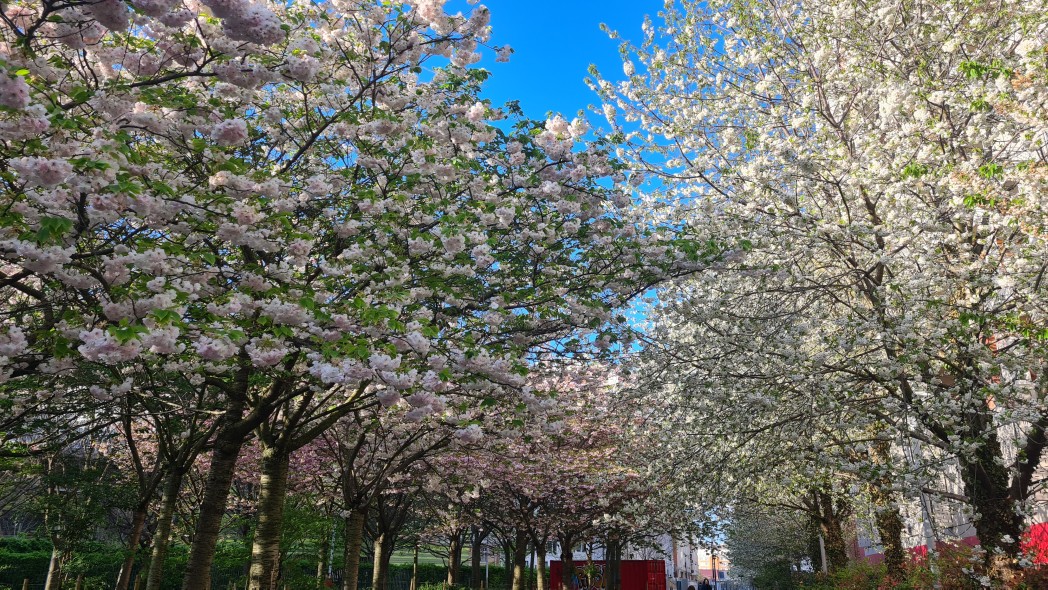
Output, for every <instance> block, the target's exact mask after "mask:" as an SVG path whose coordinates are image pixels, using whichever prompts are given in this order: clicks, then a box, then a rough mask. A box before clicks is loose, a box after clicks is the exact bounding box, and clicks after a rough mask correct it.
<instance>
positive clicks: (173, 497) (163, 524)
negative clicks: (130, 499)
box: [146, 469, 185, 590]
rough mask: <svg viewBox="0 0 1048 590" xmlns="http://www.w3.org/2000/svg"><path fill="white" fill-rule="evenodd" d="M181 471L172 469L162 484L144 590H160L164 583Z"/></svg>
mask: <svg viewBox="0 0 1048 590" xmlns="http://www.w3.org/2000/svg"><path fill="white" fill-rule="evenodd" d="M184 476H185V472H184V471H183V470H182V469H172V470H171V472H170V473H168V474H167V480H166V481H165V482H164V491H163V495H162V496H161V498H160V516H159V518H158V520H157V523H156V533H154V534H153V554H152V555H151V556H150V558H149V577H148V578H146V590H160V583H161V582H163V581H164V578H163V575H164V560H165V559H167V549H168V547H170V546H171V525H172V523H173V521H174V519H175V507H176V505H177V504H178V493H179V492H180V491H181V490H182V478H183V477H184Z"/></svg>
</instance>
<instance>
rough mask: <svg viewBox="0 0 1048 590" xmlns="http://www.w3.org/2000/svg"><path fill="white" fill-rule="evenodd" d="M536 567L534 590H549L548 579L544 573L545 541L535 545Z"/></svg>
mask: <svg viewBox="0 0 1048 590" xmlns="http://www.w3.org/2000/svg"><path fill="white" fill-rule="evenodd" d="M535 557H536V562H537V563H536V565H537V566H538V568H537V571H536V572H535V590H549V577H548V575H547V572H546V543H545V541H543V542H540V543H536V544H535Z"/></svg>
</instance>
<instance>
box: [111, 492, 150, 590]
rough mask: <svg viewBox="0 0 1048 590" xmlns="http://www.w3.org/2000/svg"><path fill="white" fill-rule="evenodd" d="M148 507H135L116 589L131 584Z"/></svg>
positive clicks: (121, 589)
mask: <svg viewBox="0 0 1048 590" xmlns="http://www.w3.org/2000/svg"><path fill="white" fill-rule="evenodd" d="M154 489H156V488H154ZM148 507H149V505H148V503H147V504H140V505H139V506H137V507H136V508H135V512H134V515H133V516H132V517H131V534H129V535H128V537H127V555H126V556H125V557H124V563H122V564H121V565H120V575H119V576H117V579H116V588H115V590H127V589H128V587H129V586H130V585H131V570H132V569H134V567H135V558H136V557H137V556H138V543H139V541H140V540H141V539H142V531H143V530H145V528H146V512H147V510H148Z"/></svg>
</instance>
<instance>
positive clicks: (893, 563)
mask: <svg viewBox="0 0 1048 590" xmlns="http://www.w3.org/2000/svg"><path fill="white" fill-rule="evenodd" d="M870 459H871V460H872V461H873V463H874V465H877V466H881V467H882V469H881V471H880V475H879V476H878V477H877V478H876V480H875V481H874V482H873V484H872V485H870V497H871V499H872V500H873V507H874V521H875V524H876V526H877V535H878V536H879V537H880V538H881V547H882V548H883V550H884V566H885V569H886V570H887V574H888V577H889V578H891V579H893V580H898V581H901V580H902V579H903V577H904V576H905V575H906V572H905V571H904V567H905V565H906V548H905V547H903V545H902V529H903V522H902V516H900V514H899V506H898V504H897V503H896V498H895V494H894V492H892V491H891V484H892V482H891V477H889V473H890V472H891V471H890V469H889V468H888V464H889V463H890V461H891V445H890V444H889V443H888V441H886V440H877V441H875V442H874V443H873V444H872V445H871V446H870Z"/></svg>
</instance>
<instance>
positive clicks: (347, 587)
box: [342, 507, 367, 590]
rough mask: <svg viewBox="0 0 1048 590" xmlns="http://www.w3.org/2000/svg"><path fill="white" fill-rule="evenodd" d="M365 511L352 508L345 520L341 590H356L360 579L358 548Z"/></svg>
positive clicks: (362, 533)
mask: <svg viewBox="0 0 1048 590" xmlns="http://www.w3.org/2000/svg"><path fill="white" fill-rule="evenodd" d="M366 517H367V509H366V508H363V507H357V508H354V509H353V511H352V512H350V513H349V517H348V518H346V549H345V553H344V557H345V564H344V566H343V567H344V568H345V573H343V574H342V590H357V581H358V579H359V578H360V546H361V544H362V543H363V541H364V519H365V518H366Z"/></svg>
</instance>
